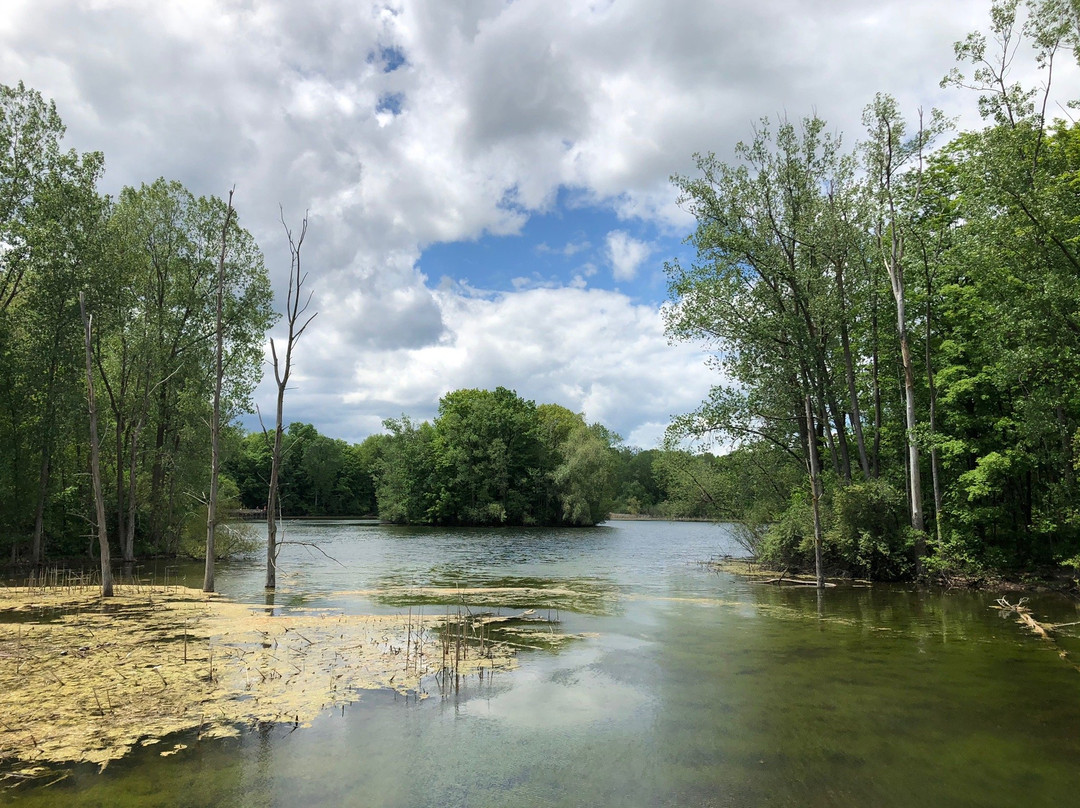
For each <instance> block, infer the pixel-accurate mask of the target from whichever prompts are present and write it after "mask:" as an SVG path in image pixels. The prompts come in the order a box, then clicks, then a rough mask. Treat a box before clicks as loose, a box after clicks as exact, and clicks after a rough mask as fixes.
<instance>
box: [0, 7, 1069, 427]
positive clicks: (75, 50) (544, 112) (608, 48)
mask: <svg viewBox="0 0 1080 808" xmlns="http://www.w3.org/2000/svg"><path fill="white" fill-rule="evenodd" d="M987 18H988V3H987V2H986V0H955V2H950V3H941V2H940V0H880V2H877V3H875V4H873V6H872V7H871V6H869V5H868V4H867V3H866V2H865V0H828V1H826V0H761V1H760V2H756V3H716V2H713V0H685V2H680V3H668V2H662V0H620V2H618V3H612V2H577V3H555V4H553V3H550V2H546V1H545V0H515V2H512V3H508V2H505V1H504V0H477V2H471V3H467V4H459V3H447V2H444V0H390V2H385V0H378V1H377V2H358V0H326V2H321V3H317V4H297V3H294V2H291V1H290V0H260V2H258V3H250V2H194V3H193V2H188V1H187V0H159V2H154V3H147V2H143V1H142V0H94V2H85V0H51V2H41V1H40V0H6V2H5V4H4V14H3V15H2V19H0V75H2V76H4V77H6V78H5V79H4V81H5V82H6V83H13V82H15V81H17V80H19V79H23V80H25V81H26V82H27V84H29V85H30V86H32V87H35V88H37V89H39V90H41V91H42V92H43V93H44V94H45V95H46V96H47V97H51V98H54V99H55V100H56V102H57V106H58V109H59V111H60V114H61V115H62V117H63V119H64V121H65V123H66V124H67V125H68V138H67V143H68V145H70V146H73V147H75V148H78V149H79V150H82V151H87V150H91V149H100V150H102V151H104V153H105V156H106V162H107V172H106V178H105V186H104V190H106V191H108V192H110V193H116V192H117V191H118V190H119V189H120V188H121V187H122V186H123V185H127V184H136V185H137V184H139V183H141V182H150V181H152V180H153V179H155V178H156V177H158V176H166V177H168V178H170V179H178V180H180V181H181V182H183V183H184V184H185V185H187V186H188V187H189V188H190V189H191V190H192V191H193V192H195V193H196V194H218V195H221V194H223V193H224V192H225V191H226V190H227V189H228V188H229V187H231V186H232V185H233V184H235V185H236V188H237V195H236V204H237V206H238V209H239V213H240V218H241V222H242V224H243V225H244V226H245V227H247V228H249V229H250V230H251V231H252V232H253V234H254V235H255V237H256V238H257V240H258V241H259V243H260V244H261V245H262V246H263V249H264V251H265V253H266V258H267V266H268V268H269V270H270V272H271V275H272V277H273V279H274V283H275V287H276V289H277V292H278V299H279V305H280V303H281V301H283V300H284V289H283V286H284V283H285V278H286V277H287V272H288V251H287V248H286V246H285V244H284V237H283V233H282V230H281V225H280V222H279V221H278V216H279V212H278V205H279V203H280V204H281V205H282V206H283V207H284V209H285V213H286V218H287V219H288V220H289V221H291V222H292V221H295V220H297V219H298V217H300V216H302V214H303V212H304V211H305V210H308V211H310V218H311V228H310V232H309V236H308V241H307V242H306V244H305V254H306V259H305V266H306V267H307V268H308V269H309V271H310V273H311V274H310V280H309V288H311V289H313V290H315V292H316V298H315V300H314V301H313V305H314V307H315V308H317V309H318V310H319V316H318V318H317V320H316V321H315V323H313V325H312V328H311V330H309V332H308V333H307V334H306V335H305V337H304V342H303V343H302V345H301V346H300V348H299V353H298V362H299V363H300V365H299V366H300V372H299V375H298V377H297V389H296V390H295V391H293V392H290V398H289V400H288V403H287V406H288V407H289V408H290V409H294V411H295V414H296V415H297V416H298V417H301V416H302V417H303V418H304V419H305V420H310V421H313V422H315V423H316V424H320V423H323V424H330V425H332V428H333V430H335V433H336V434H339V435H341V436H342V437H349V438H357V437H362V436H363V434H365V431H366V430H369V429H372V428H375V426H377V424H378V422H379V420H380V419H381V417H386V416H388V415H389V416H393V415H397V414H400V412H402V411H414V412H416V413H417V414H422V413H421V410H423V409H424V408H427V409H426V412H427V413H428V414H430V413H431V412H432V408H433V406H434V401H435V400H436V399H437V397H438V395H441V394H442V393H444V392H446V390H448V389H450V388H451V387H453V386H462V385H488V384H505V385H507V386H510V387H516V388H519V389H520V390H522V391H524V392H526V393H528V394H529V395H530V396H534V397H536V398H537V399H538V400H539V399H542V400H552V401H560V402H562V403H566V404H567V405H568V406H572V407H575V408H582V409H585V410H586V411H587V412H588V414H589V416H590V417H591V418H596V419H601V420H603V419H608V420H609V421H610V422H611V425H612V426H613V427H614V428H616V429H618V430H619V431H621V432H624V433H625V434H628V435H629V434H640V435H643V436H644V435H646V433H647V432H648V431H649V430H652V425H654V424H659V423H661V422H662V421H663V420H664V419H665V418H666V417H667V416H668V415H670V414H671V413H673V412H679V411H682V410H686V409H690V408H691V407H693V406H694V405H696V404H697V403H698V400H700V398H701V397H702V396H703V395H704V393H705V390H706V389H707V384H706V379H708V378H709V372H708V371H707V370H705V369H703V368H702V367H700V359H701V356H700V354H699V353H698V352H696V351H695V350H694V349H693V348H692V347H688V346H677V347H669V346H668V345H667V342H666V339H665V338H664V335H663V333H662V329H661V327H660V324H659V318H658V316H657V314H656V312H655V310H654V309H650V308H648V307H646V308H641V307H637V306H635V305H634V304H633V303H632V302H631V301H630V300H629V299H628V298H627V297H624V296H619V295H617V294H615V293H610V292H608V293H601V292H598V291H597V290H590V289H588V288H587V284H586V279H587V278H589V277H590V276H591V275H593V273H595V265H596V264H597V263H599V261H600V260H602V259H600V257H599V256H598V255H594V254H593V253H591V252H586V251H587V250H594V249H595V248H591V247H589V246H588V245H586V244H585V243H584V242H583V240H582V238H581V236H580V232H579V230H578V229H576V228H574V226H573V222H572V217H573V213H574V210H573V205H579V206H581V205H593V206H599V207H602V208H605V209H608V210H614V211H615V212H616V213H617V214H618V215H619V216H620V217H622V218H624V219H626V220H634V219H640V220H645V221H647V222H649V223H650V224H651V225H655V226H657V227H659V228H660V229H662V230H664V231H665V232H666V233H668V234H670V235H681V234H683V233H685V232H687V229H688V227H689V226H690V222H689V220H688V217H687V215H686V214H685V212H683V211H681V210H680V209H679V207H678V205H677V204H676V196H675V193H674V191H673V189H672V186H671V184H670V181H669V177H670V176H671V175H672V174H678V173H682V174H686V173H690V172H692V170H693V160H692V155H693V154H694V153H695V152H708V151H715V152H716V153H717V155H718V156H719V157H720V158H721V159H732V157H733V155H734V146H735V144H736V143H737V142H738V141H739V140H740V139H745V138H747V137H749V136H750V132H751V127H752V124H753V122H754V121H755V120H758V119H760V118H761V117H762V116H771V117H776V116H788V117H790V118H792V119H798V118H801V117H803V116H805V115H807V114H810V113H812V112H817V113H818V114H820V115H821V116H822V117H823V118H825V119H826V120H827V121H828V122H829V125H830V128H831V129H832V130H835V131H843V132H845V133H846V137H847V142H848V143H849V144H850V143H852V142H853V141H854V140H855V139H857V137H858V136H859V133H860V131H861V125H860V123H859V116H860V113H861V108H862V106H863V105H864V104H865V103H867V102H868V101H869V100H870V99H871V98H872V97H873V94H874V93H875V92H876V91H879V90H882V91H887V92H892V93H894V94H895V95H897V96H898V98H899V100H900V102H901V104H902V106H903V108H904V109H907V110H910V111H911V112H912V113H914V110H915V109H916V108H917V107H918V106H919V105H922V106H925V107H927V108H929V107H931V106H935V105H938V106H944V107H945V111H946V112H947V113H948V114H958V115H961V116H963V121H964V123H966V124H968V125H970V124H972V123H974V122H976V119H975V117H974V109H975V98H974V97H973V96H966V95H964V94H963V93H959V94H958V93H955V92H950V93H948V94H946V93H945V92H944V91H942V90H940V89H939V88H938V80H939V79H940V77H941V76H942V75H944V74H945V73H946V72H947V71H948V69H949V68H950V67H951V66H952V61H953V57H952V47H951V46H952V42H953V41H954V40H957V39H961V38H963V36H964V35H965V34H966V33H967V32H968V31H969V30H971V29H974V28H979V27H985V24H986V20H987ZM1014 67H1015V68H1016V70H1017V73H1016V77H1017V78H1018V79H1019V80H1022V81H1025V82H1026V83H1029V84H1030V83H1032V75H1031V73H1030V72H1028V73H1027V74H1025V73H1024V72H1023V71H1024V70H1025V68H1024V67H1023V66H1022V65H1019V64H1016V65H1015V66H1014ZM1057 69H1058V66H1055V70H1057ZM1055 81H1056V82H1058V84H1057V86H1058V87H1062V88H1068V87H1069V86H1070V85H1071V86H1076V85H1077V81H1080V79H1078V77H1077V72H1076V71H1075V69H1073V68H1071V67H1068V68H1065V69H1063V71H1062V72H1061V73H1059V74H1058V76H1056V77H1055ZM560 199H563V200H566V199H572V200H573V202H572V203H571V204H569V205H566V207H567V208H568V209H567V210H564V211H563V213H564V215H565V218H566V231H565V232H564V233H563V234H561V235H560V234H558V233H553V234H551V235H550V236H548V235H547V234H545V236H546V238H547V243H548V244H551V245H555V246H552V247H551V249H552V250H553V251H555V252H556V253H558V252H560V251H561V253H562V255H564V256H565V257H572V256H574V255H575V254H580V257H581V260H582V262H583V265H582V266H581V267H580V268H579V269H578V270H577V272H578V274H577V276H576V277H575V278H574V280H572V281H571V282H570V283H569V284H567V286H565V287H562V288H543V287H545V286H549V285H550V282H549V279H545V278H526V279H525V281H524V282H522V283H521V284H520V287H519V289H518V291H515V292H513V293H508V294H505V295H502V296H494V297H493V296H487V295H482V294H481V295H479V296H478V295H476V294H474V293H473V292H472V291H469V290H468V288H467V287H465V286H451V287H445V288H443V287H439V286H436V285H435V284H438V282H439V279H437V278H436V279H429V278H426V277H425V276H424V275H423V274H422V273H420V272H419V271H418V269H417V262H418V261H419V260H420V257H421V256H422V254H423V251H424V249H425V248H427V247H428V246H429V245H432V244H435V243H439V242H454V241H461V240H472V239H482V238H484V237H485V235H488V234H513V233H517V232H519V231H520V229H521V228H522V226H523V224H524V223H525V222H526V221H527V220H528V218H529V217H530V216H532V215H534V214H536V213H541V212H550V211H551V210H552V209H553V207H554V206H555V205H556V204H557V202H558V200H560ZM564 205H565V203H564ZM631 224H632V222H630V221H628V223H627V225H626V227H625V228H624V229H619V230H614V231H612V232H611V233H610V234H609V236H608V239H607V241H606V244H605V245H604V248H606V251H607V255H606V258H607V260H608V261H609V262H610V265H611V267H612V270H613V272H614V273H615V277H616V278H617V279H618V280H620V281H622V282H626V283H629V281H630V279H632V278H633V277H634V276H635V274H637V273H639V272H640V268H641V266H642V264H643V262H644V261H645V260H646V258H647V257H648V245H645V244H644V243H642V242H640V241H637V240H635V239H634V238H632V237H631V236H630V235H628V234H629V233H630V232H640V231H637V230H635V229H634V228H633V227H632V226H631ZM558 245H563V246H558ZM579 247H580V249H579ZM600 251H601V250H600V249H595V252H597V253H598V252H600ZM505 271H506V275H507V278H511V277H514V276H522V275H523V274H524V273H522V272H521V271H515V270H514V269H513V268H512V267H508V268H506V269H505ZM466 280H470V279H468V278H467V279H466ZM695 363H698V364H697V365H695ZM643 391H644V392H643ZM270 392H271V388H270V387H269V386H267V385H265V384H264V385H263V387H262V388H261V389H260V393H259V395H260V396H263V397H264V401H268V400H270ZM264 409H266V407H264ZM327 428H329V427H327Z"/></svg>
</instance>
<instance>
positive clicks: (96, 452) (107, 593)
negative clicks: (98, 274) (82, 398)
mask: <svg viewBox="0 0 1080 808" xmlns="http://www.w3.org/2000/svg"><path fill="white" fill-rule="evenodd" d="M79 313H80V314H81V315H82V321H83V336H84V338H85V342H86V403H87V408H88V409H89V411H90V478H91V481H92V484H93V488H94V506H95V509H96V511H97V514H96V515H97V534H98V548H99V549H100V551H101V596H102V597H104V598H111V597H112V594H113V580H112V563H111V559H110V558H109V536H108V534H107V533H106V532H105V498H104V497H103V496H102V494H101V445H100V443H99V441H98V422H97V402H96V400H95V399H94V356H93V348H92V347H91V341H90V336H91V335H90V317H89V316H88V315H87V313H86V296H85V295H84V294H83V293H82V292H79Z"/></svg>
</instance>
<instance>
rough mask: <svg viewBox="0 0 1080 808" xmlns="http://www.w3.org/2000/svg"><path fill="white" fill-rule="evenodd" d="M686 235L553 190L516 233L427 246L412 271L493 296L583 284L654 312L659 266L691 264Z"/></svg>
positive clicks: (663, 286) (662, 280) (662, 285)
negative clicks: (549, 198) (673, 262)
mask: <svg viewBox="0 0 1080 808" xmlns="http://www.w3.org/2000/svg"><path fill="white" fill-rule="evenodd" d="M686 232H689V231H688V230H687V231H686ZM686 232H683V230H682V229H677V228H673V227H671V226H669V225H662V224H661V223H658V222H656V221H643V220H640V219H635V220H629V221H628V220H621V219H620V218H619V217H618V215H617V214H616V213H615V211H614V210H613V209H612V208H611V207H601V206H598V205H594V204H589V203H586V202H582V201H579V200H577V201H576V200H575V199H574V195H573V194H572V193H570V192H568V191H566V190H565V189H560V190H559V192H558V194H557V198H556V200H555V202H554V203H553V204H552V205H551V209H550V210H546V211H544V212H541V213H535V214H533V215H531V216H529V218H528V219H527V221H526V222H525V224H524V226H523V227H522V228H521V232H520V233H516V234H513V235H496V236H493V235H488V234H482V235H480V236H479V237H478V238H476V239H469V240H465V241H455V242H450V243H441V244H434V245H432V246H430V247H428V248H426V249H425V250H424V251H423V252H422V253H421V256H420V260H419V262H418V266H419V269H420V271H421V272H423V273H424V274H425V275H427V276H428V277H429V278H431V279H432V280H433V281H436V282H438V281H439V280H441V279H442V278H444V277H448V278H451V279H452V280H454V281H456V282H460V283H467V284H468V285H470V286H473V287H476V288H479V289H483V290H487V291H492V292H507V293H512V292H515V291H519V290H521V289H524V288H529V287H535V286H548V287H551V286H574V285H585V286H588V287H591V288H595V289H606V290H611V291H616V292H619V293H621V294H624V295H626V296H627V297H629V298H630V299H631V300H633V301H635V302H637V303H649V304H653V305H656V306H659V305H660V304H661V303H662V302H664V301H665V300H666V299H667V277H666V274H665V272H664V263H665V262H666V261H670V260H672V259H676V258H678V259H679V260H681V261H684V262H686V261H690V260H693V250H692V249H691V248H689V247H688V246H687V245H686V244H684V243H683V242H684V239H685V236H686Z"/></svg>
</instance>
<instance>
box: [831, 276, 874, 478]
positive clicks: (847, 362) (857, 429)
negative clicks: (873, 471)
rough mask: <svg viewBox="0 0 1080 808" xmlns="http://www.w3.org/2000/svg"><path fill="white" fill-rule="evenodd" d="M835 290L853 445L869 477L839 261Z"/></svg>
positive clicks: (865, 474)
mask: <svg viewBox="0 0 1080 808" xmlns="http://www.w3.org/2000/svg"><path fill="white" fill-rule="evenodd" d="M836 292H837V295H838V296H839V299H840V347H841V348H842V349H843V354H844V379H845V381H847V392H848V406H849V407H850V409H849V410H848V416H849V420H850V421H851V429H852V431H853V432H854V433H855V445H856V447H857V448H858V451H859V467H860V468H861V469H862V473H863V479H865V480H869V479H870V459H869V458H868V457H867V455H866V440H865V438H864V437H863V428H862V413H861V412H860V409H859V393H858V390H857V389H856V387H855V363H854V361H852V358H851V339H850V335H849V334H848V327H847V316H848V315H847V296H846V293H845V291H844V269H843V265H842V263H840V262H837V264H836Z"/></svg>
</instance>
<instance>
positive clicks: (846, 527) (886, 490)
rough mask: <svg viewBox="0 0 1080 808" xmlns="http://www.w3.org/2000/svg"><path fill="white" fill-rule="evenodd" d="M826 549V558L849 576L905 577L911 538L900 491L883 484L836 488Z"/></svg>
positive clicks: (912, 543) (883, 482)
mask: <svg viewBox="0 0 1080 808" xmlns="http://www.w3.org/2000/svg"><path fill="white" fill-rule="evenodd" d="M825 544H826V548H827V552H828V553H829V555H830V556H833V557H835V559H836V562H837V563H839V564H840V565H842V566H843V568H844V569H845V570H846V571H847V572H850V573H851V574H853V575H857V576H860V577H866V578H873V579H876V580H894V579H898V578H903V577H905V576H906V575H908V574H909V573H910V572H911V566H912V560H913V556H912V552H913V547H914V535H913V533H912V530H911V528H910V526H909V525H908V524H907V501H906V497H905V496H904V492H903V491H901V490H899V489H897V488H894V487H893V486H892V485H890V484H889V483H887V482H885V481H884V480H867V481H866V482H862V483H854V484H852V485H848V486H843V487H841V488H839V489H837V490H836V493H835V495H834V496H833V499H832V508H831V513H830V514H829V528H828V530H827V531H826V533H825Z"/></svg>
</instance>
